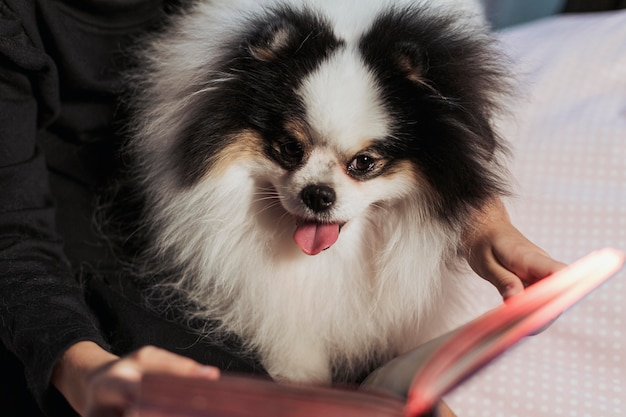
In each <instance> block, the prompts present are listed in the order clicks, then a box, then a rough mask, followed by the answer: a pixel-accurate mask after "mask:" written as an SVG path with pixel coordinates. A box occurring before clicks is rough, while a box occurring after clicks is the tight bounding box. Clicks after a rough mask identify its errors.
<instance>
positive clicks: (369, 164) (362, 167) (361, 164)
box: [348, 155, 376, 175]
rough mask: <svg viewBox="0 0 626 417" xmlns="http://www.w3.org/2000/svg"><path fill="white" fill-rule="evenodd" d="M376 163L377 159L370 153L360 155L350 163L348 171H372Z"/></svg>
mask: <svg viewBox="0 0 626 417" xmlns="http://www.w3.org/2000/svg"><path fill="white" fill-rule="evenodd" d="M375 165H376V159H374V158H372V157H371V156H369V155H358V156H357V157H356V158H354V159H353V160H352V162H350V164H349V165H348V171H350V172H351V173H353V174H356V175H362V174H365V173H367V172H368V171H371V170H372V169H373V168H374V166H375Z"/></svg>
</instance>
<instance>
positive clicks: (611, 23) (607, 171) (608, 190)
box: [447, 12, 626, 417]
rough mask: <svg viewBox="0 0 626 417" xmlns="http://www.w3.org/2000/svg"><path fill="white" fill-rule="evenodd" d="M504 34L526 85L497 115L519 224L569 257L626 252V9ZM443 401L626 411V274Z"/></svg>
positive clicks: (552, 410) (465, 409) (584, 412)
mask: <svg viewBox="0 0 626 417" xmlns="http://www.w3.org/2000/svg"><path fill="white" fill-rule="evenodd" d="M501 38H502V41H503V43H504V45H505V48H506V50H507V51H508V52H509V54H510V55H511V56H512V57H513V59H514V61H515V68H517V69H518V71H519V72H520V74H521V75H520V78H521V80H522V83H521V84H522V86H523V87H522V88H523V89H525V92H526V94H525V97H524V98H523V99H521V100H518V101H516V104H515V105H514V106H513V112H512V116H513V117H507V118H506V120H504V121H503V122H502V131H503V132H504V135H505V136H506V137H507V138H508V139H509V140H510V141H511V143H512V145H513V158H512V159H513V161H512V171H513V174H514V177H515V178H516V187H515V192H516V196H515V198H513V199H511V200H510V201H509V204H508V205H509V209H510V212H511V216H512V218H513V221H514V223H515V224H516V225H517V226H518V227H519V228H520V229H521V230H523V231H524V233H525V234H526V235H528V236H529V237H530V238H531V239H532V240H533V241H535V242H537V243H538V244H539V245H540V246H542V247H543V248H545V249H546V250H547V251H548V252H550V253H551V254H552V255H553V256H554V257H556V258H558V259H560V260H563V261H565V262H570V261H573V260H574V259H576V258H578V257H580V256H582V255H584V254H585V253H587V252H590V251H592V250H593V249H597V248H601V247H604V246H614V247H617V248H620V249H622V250H626V12H611V13H602V14H588V15H564V16H558V17H554V18H550V19H547V20H542V21H539V22H536V23H533V24H530V25H525V26H522V27H517V28H513V29H510V30H508V31H506V32H504V33H502V36H501ZM486 298H487V297H486ZM492 301H493V300H492V299H489V300H487V299H486V300H485V303H490V302H492ZM447 401H448V403H449V404H450V405H451V406H452V408H453V409H454V410H455V411H456V412H457V414H458V415H459V417H472V416H480V417H491V416H503V417H516V416H520V417H521V416H524V417H526V416H532V417H542V416H550V417H553V416H565V417H574V416H576V417H586V416H588V417H604V416H607V417H625V416H626V271H622V272H621V273H620V274H619V275H617V276H616V277H614V278H613V279H612V280H611V281H610V282H609V283H608V284H606V285H605V286H603V287H602V288H600V289H599V290H597V291H596V292H594V293H593V294H591V295H590V296H589V297H588V298H586V299H585V300H583V301H582V302H581V303H580V304H578V305H577V306H575V307H574V308H573V309H572V310H571V311H569V312H567V313H566V314H565V315H564V316H563V317H561V318H560V319H559V320H558V321H557V322H556V323H555V324H554V325H553V326H552V327H551V328H549V329H548V330H546V331H545V332H544V333H542V334H540V335H538V336H535V337H532V338H529V339H528V340H526V341H525V342H523V343H522V344H521V345H520V346H518V347H516V348H515V349H513V350H512V351H510V352H508V353H507V354H505V356H504V357H502V358H501V359H498V360H497V361H495V362H494V363H493V364H491V365H490V366H489V367H488V368H487V369H485V370H484V371H482V372H481V373H479V374H478V375H476V376H475V377H474V378H472V379H471V380H469V381H468V382H466V383H465V384H464V385H463V386H462V387H460V388H459V389H457V390H456V391H455V392H453V393H452V394H450V395H449V396H448V398H447Z"/></svg>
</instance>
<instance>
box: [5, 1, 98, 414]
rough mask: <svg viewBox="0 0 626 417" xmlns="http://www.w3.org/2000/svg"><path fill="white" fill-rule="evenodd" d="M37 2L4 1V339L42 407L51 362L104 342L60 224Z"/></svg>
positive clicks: (46, 61) (52, 111) (54, 91)
mask: <svg viewBox="0 0 626 417" xmlns="http://www.w3.org/2000/svg"><path fill="white" fill-rule="evenodd" d="M36 9H37V7H36V5H35V4H34V2H31V1H20V2H15V4H13V3H10V4H9V2H8V1H6V2H5V1H1V2H0V319H1V326H0V337H1V341H2V343H3V344H4V345H5V347H6V348H7V349H8V350H9V351H10V352H11V353H12V354H13V355H15V356H16V357H17V358H18V359H19V360H20V361H21V363H22V364H23V366H24V370H25V375H26V380H27V382H28V385H29V387H30V389H31V390H32V392H33V393H34V395H35V397H36V399H37V401H38V402H39V403H40V404H41V405H42V406H44V407H45V403H46V401H47V398H48V396H49V395H50V394H51V391H53V390H52V389H51V388H50V377H51V373H52V369H53V366H54V364H55V363H56V361H57V359H58V358H59V356H60V355H61V354H62V353H63V352H64V350H65V349H66V348H67V347H69V346H70V345H71V344H73V343H75V342H77V341H80V340H92V341H95V342H96V343H99V344H101V345H102V346H105V347H106V343H105V341H104V340H103V338H102V336H101V335H100V332H99V331H98V328H97V325H96V322H95V320H94V319H93V317H92V315H91V314H90V312H89V310H88V308H87V306H86V304H85V302H84V295H83V292H82V290H81V288H80V286H79V285H78V283H77V282H76V280H75V278H74V277H73V275H72V272H71V268H70V265H69V262H68V260H67V259H66V257H65V255H64V252H63V245H62V241H61V237H60V235H59V233H58V232H57V231H56V226H55V209H54V205H53V199H52V196H51V192H50V187H49V180H48V169H47V166H46V161H45V158H44V155H43V153H42V152H41V150H40V149H39V148H38V146H37V142H36V137H37V133H38V131H40V130H41V129H44V128H45V126H47V125H49V124H50V123H51V121H52V120H53V119H54V118H55V117H56V116H57V113H58V107H59V96H58V75H57V74H58V70H57V68H56V66H55V64H54V62H53V60H52V59H51V58H50V57H49V56H48V55H47V54H46V53H45V52H44V50H43V48H42V45H39V44H38V38H39V36H38V33H37V29H36V28H35V27H34V25H35V22H36V21H37V18H38V16H37V13H38V11H37V10H36Z"/></svg>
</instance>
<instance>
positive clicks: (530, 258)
mask: <svg viewBox="0 0 626 417" xmlns="http://www.w3.org/2000/svg"><path fill="white" fill-rule="evenodd" d="M475 217H476V220H475V223H474V224H473V225H472V227H471V229H470V230H467V231H465V234H464V239H463V249H464V251H463V252H464V255H465V258H466V259H467V262H468V263H469V265H470V266H471V267H472V269H473V270H474V271H475V272H476V273H477V274H478V275H480V276H481V277H483V278H484V279H486V280H487V281H489V282H491V283H492V284H493V285H494V286H495V287H496V288H497V289H498V291H499V292H500V294H501V295H502V297H503V298H504V299H507V298H509V297H511V296H513V295H515V294H518V293H520V292H522V291H523V290H524V288H525V287H527V286H528V285H530V284H532V283H534V282H536V281H538V280H540V279H542V278H545V277H546V276H548V275H550V274H553V273H554V272H556V271H558V270H560V269H562V268H563V267H565V265H564V264H563V263H561V262H558V261H555V260H554V259H552V258H551V257H550V255H548V254H547V253H546V252H545V251H544V250H542V249H541V248H539V247H538V246H537V245H535V244H534V243H532V242H531V241H530V240H528V239H527V238H526V237H525V236H524V235H523V234H522V233H521V232H520V231H519V230H517V229H516V228H515V227H514V226H513V225H512V224H511V221H510V219H509V216H508V213H507V212H506V208H505V207H504V205H503V204H502V202H501V201H500V200H499V199H498V200H495V201H493V202H492V203H490V204H489V205H487V206H486V207H485V209H484V210H483V212H481V213H480V215H477V216H475Z"/></svg>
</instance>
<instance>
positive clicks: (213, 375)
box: [128, 346, 220, 379]
mask: <svg viewBox="0 0 626 417" xmlns="http://www.w3.org/2000/svg"><path fill="white" fill-rule="evenodd" d="M128 359H131V360H134V361H135V362H136V363H137V364H138V365H139V366H140V367H141V369H142V372H164V373H171V374H174V375H179V376H197V377H205V378H209V379H217V378H218V377H219V375H220V371H219V369H218V368H215V367H212V366H205V365H202V364H200V363H198V362H196V361H194V360H193V359H190V358H187V357H184V356H180V355H177V354H175V353H172V352H169V351H167V350H163V349H160V348H157V347H154V346H146V347H143V348H141V349H139V350H137V351H136V352H134V353H133V354H131V355H130V356H129V357H128Z"/></svg>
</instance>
